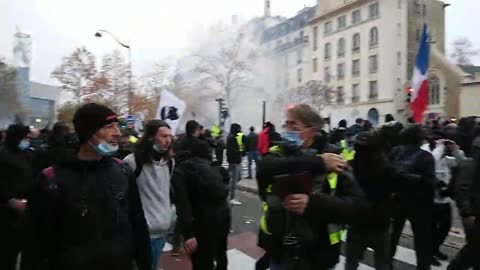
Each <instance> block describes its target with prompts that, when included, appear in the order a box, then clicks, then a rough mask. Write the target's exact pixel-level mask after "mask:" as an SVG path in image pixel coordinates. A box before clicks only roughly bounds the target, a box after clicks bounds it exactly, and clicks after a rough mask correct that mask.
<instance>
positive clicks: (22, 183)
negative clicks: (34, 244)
mask: <svg viewBox="0 0 480 270" xmlns="http://www.w3.org/2000/svg"><path fill="white" fill-rule="evenodd" d="M32 186H33V178H32V168H31V155H30V153H29V152H22V151H20V150H6V149H3V150H0V230H1V232H0V233H10V232H11V230H12V229H18V228H19V225H20V224H21V221H22V220H23V219H22V217H21V213H18V212H17V211H15V210H14V209H11V208H10V207H8V206H7V204H8V201H9V200H10V199H27V198H28V195H29V192H30V190H31V188H32Z"/></svg>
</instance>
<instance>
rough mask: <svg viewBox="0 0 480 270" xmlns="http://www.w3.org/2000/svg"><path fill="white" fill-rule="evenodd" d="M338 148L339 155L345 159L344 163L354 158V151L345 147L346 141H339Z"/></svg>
mask: <svg viewBox="0 0 480 270" xmlns="http://www.w3.org/2000/svg"><path fill="white" fill-rule="evenodd" d="M340 147H341V148H342V153H341V155H342V156H343V158H344V159H345V161H347V162H349V161H352V160H353V159H354V158H355V150H352V149H348V147H347V140H341V141H340Z"/></svg>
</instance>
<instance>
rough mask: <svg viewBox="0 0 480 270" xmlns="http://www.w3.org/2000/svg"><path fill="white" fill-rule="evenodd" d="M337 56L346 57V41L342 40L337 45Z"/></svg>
mask: <svg viewBox="0 0 480 270" xmlns="http://www.w3.org/2000/svg"><path fill="white" fill-rule="evenodd" d="M337 56H338V58H340V57H344V56H345V39H344V38H341V39H339V40H338V44H337Z"/></svg>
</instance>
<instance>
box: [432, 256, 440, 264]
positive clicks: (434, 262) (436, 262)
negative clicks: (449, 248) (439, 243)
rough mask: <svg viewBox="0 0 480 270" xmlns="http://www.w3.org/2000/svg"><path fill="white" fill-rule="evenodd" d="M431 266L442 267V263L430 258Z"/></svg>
mask: <svg viewBox="0 0 480 270" xmlns="http://www.w3.org/2000/svg"><path fill="white" fill-rule="evenodd" d="M431 265H433V266H442V263H441V262H440V261H439V260H438V259H437V258H435V257H432V263H431Z"/></svg>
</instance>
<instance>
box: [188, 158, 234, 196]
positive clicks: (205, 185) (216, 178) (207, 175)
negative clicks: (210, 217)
mask: <svg viewBox="0 0 480 270" xmlns="http://www.w3.org/2000/svg"><path fill="white" fill-rule="evenodd" d="M179 167H181V169H182V170H183V171H184V172H185V174H186V175H188V177H189V178H190V179H195V183H192V185H191V186H192V187H193V192H195V193H196V194H201V198H202V201H203V202H205V203H207V204H219V203H222V202H225V201H226V199H227V197H228V188H227V187H228V186H227V185H226V184H225V179H224V176H223V175H222V174H221V172H220V170H219V168H218V167H215V166H212V165H211V164H210V163H208V162H202V161H199V160H198V159H195V158H194V159H191V160H187V161H185V162H182V164H181V165H179ZM227 181H228V180H227ZM189 184H190V183H189Z"/></svg>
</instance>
